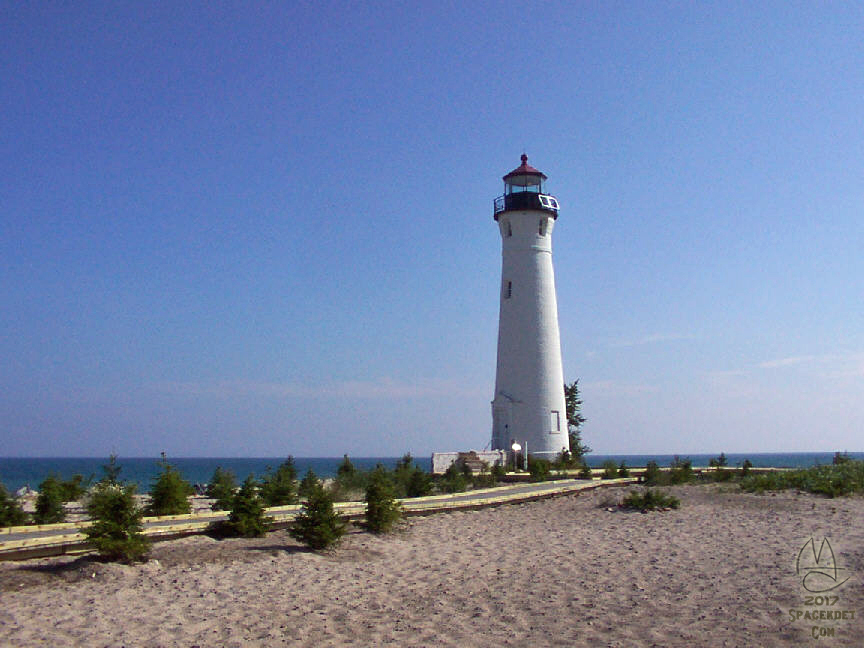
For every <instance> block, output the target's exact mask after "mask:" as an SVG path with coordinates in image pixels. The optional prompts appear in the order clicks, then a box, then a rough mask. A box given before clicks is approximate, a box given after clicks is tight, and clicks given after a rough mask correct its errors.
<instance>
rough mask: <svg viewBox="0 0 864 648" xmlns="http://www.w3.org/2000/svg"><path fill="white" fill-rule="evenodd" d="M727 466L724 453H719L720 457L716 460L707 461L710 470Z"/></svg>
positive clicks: (727, 462)
mask: <svg viewBox="0 0 864 648" xmlns="http://www.w3.org/2000/svg"><path fill="white" fill-rule="evenodd" d="M728 464H729V461H728V460H727V459H726V453H725V452H721V453H720V456H719V457H717V458H716V459H709V460H708V465H709V466H710V467H711V468H725V467H726V466H727V465H728Z"/></svg>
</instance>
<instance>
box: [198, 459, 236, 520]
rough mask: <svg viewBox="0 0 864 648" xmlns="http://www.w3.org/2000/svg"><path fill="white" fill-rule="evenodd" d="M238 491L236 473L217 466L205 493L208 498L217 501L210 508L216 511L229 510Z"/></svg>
mask: <svg viewBox="0 0 864 648" xmlns="http://www.w3.org/2000/svg"><path fill="white" fill-rule="evenodd" d="M236 491H237V478H236V477H235V476H234V473H233V472H231V471H230V470H222V468H221V467H220V466H217V467H216V470H215V471H214V472H213V476H212V477H211V478H210V483H209V484H207V490H206V491H205V493H206V495H207V497H209V498H211V499H215V500H216V501H215V502H213V503H212V504H211V505H210V508H211V509H212V510H214V511H227V510H229V509H230V508H231V502H232V500H233V499H234V493H235V492H236Z"/></svg>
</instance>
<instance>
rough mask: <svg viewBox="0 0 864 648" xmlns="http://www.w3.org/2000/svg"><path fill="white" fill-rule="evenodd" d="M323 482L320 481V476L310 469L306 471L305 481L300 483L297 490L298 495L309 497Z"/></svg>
mask: <svg viewBox="0 0 864 648" xmlns="http://www.w3.org/2000/svg"><path fill="white" fill-rule="evenodd" d="M320 485H321V482H320V481H319V480H318V475H316V474H315V472H314V471H313V470H312V469H311V468H310V469H309V470H307V471H306V474H305V475H304V476H303V481H301V482H300V487H299V488H298V489H297V493H298V494H299V495H300V497H307V498H308V497H309V495H311V494H312V491H314V490H315V487H316V486H320Z"/></svg>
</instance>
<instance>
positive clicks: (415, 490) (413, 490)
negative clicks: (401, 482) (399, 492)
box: [405, 466, 432, 497]
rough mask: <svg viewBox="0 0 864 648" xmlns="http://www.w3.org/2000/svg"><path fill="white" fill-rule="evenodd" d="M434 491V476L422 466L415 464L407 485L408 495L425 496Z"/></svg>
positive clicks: (406, 493)
mask: <svg viewBox="0 0 864 648" xmlns="http://www.w3.org/2000/svg"><path fill="white" fill-rule="evenodd" d="M431 492H432V477H431V476H430V475H429V473H427V472H426V471H425V470H423V469H422V468H421V467H420V466H415V467H414V470H412V471H411V476H410V477H409V478H408V483H407V484H406V486H405V496H406V497H425V496H426V495H429V494H430V493H431Z"/></svg>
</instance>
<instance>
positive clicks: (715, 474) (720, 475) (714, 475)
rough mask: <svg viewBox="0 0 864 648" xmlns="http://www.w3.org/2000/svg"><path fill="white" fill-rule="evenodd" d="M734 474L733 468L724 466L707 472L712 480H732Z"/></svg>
mask: <svg viewBox="0 0 864 648" xmlns="http://www.w3.org/2000/svg"><path fill="white" fill-rule="evenodd" d="M703 474H704V473H703ZM733 474H734V473H733V472H732V471H731V470H725V469H724V468H717V470H713V471H711V472H709V473H707V475H708V478H709V479H710V481H715V482H728V481H731V480H732V477H733Z"/></svg>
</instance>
